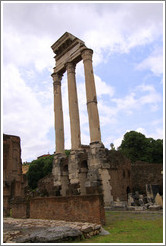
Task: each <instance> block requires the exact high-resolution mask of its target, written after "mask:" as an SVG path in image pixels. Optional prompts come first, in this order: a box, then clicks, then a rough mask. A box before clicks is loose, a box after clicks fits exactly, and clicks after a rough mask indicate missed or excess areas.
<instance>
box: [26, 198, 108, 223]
mask: <svg viewBox="0 0 166 246" xmlns="http://www.w3.org/2000/svg"><path fill="white" fill-rule="evenodd" d="M30 218H33V219H56V220H66V221H80V222H91V223H97V224H105V213H104V206H103V197H102V196H100V195H89V196H88V195H86V196H68V197H38V198H33V199H31V201H30Z"/></svg>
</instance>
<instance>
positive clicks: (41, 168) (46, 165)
mask: <svg viewBox="0 0 166 246" xmlns="http://www.w3.org/2000/svg"><path fill="white" fill-rule="evenodd" d="M65 154H66V156H69V154H70V150H65ZM53 158H54V155H50V156H45V157H40V158H39V159H37V160H33V161H32V162H31V163H29V170H28V172H27V177H28V185H29V186H30V188H32V189H35V188H37V183H38V181H39V179H42V178H44V177H45V176H46V175H48V174H49V173H51V172H52V164H53Z"/></svg>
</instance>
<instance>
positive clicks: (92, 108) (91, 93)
mask: <svg viewBox="0 0 166 246" xmlns="http://www.w3.org/2000/svg"><path fill="white" fill-rule="evenodd" d="M92 54H93V50H91V49H88V48H87V49H84V50H83V51H82V59H83V63H84V72H85V85H86V97H87V109H88V117H89V128H90V129H89V130H90V141H91V143H93V142H101V133H100V123H99V114H98V108H97V97H96V88H95V81H94V74H93V66H92Z"/></svg>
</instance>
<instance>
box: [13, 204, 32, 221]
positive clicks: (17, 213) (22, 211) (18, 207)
mask: <svg viewBox="0 0 166 246" xmlns="http://www.w3.org/2000/svg"><path fill="white" fill-rule="evenodd" d="M11 207H12V217H13V218H22V219H24V218H29V202H24V201H14V202H13V204H12V206H11Z"/></svg>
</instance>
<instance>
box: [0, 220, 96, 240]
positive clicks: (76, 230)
mask: <svg viewBox="0 0 166 246" xmlns="http://www.w3.org/2000/svg"><path fill="white" fill-rule="evenodd" d="M100 231H101V225H98V224H92V223H83V222H67V221H62V220H60V221H58V220H41V219H38V220H35V219H13V218H4V231H3V242H4V243H28V242H29V243H33V242H34V243H39V242H40V243H49V242H50V243H53V242H54V243H55V242H67V241H71V240H74V239H81V238H82V236H84V237H85V238H89V237H91V236H93V235H97V234H99V233H100Z"/></svg>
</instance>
